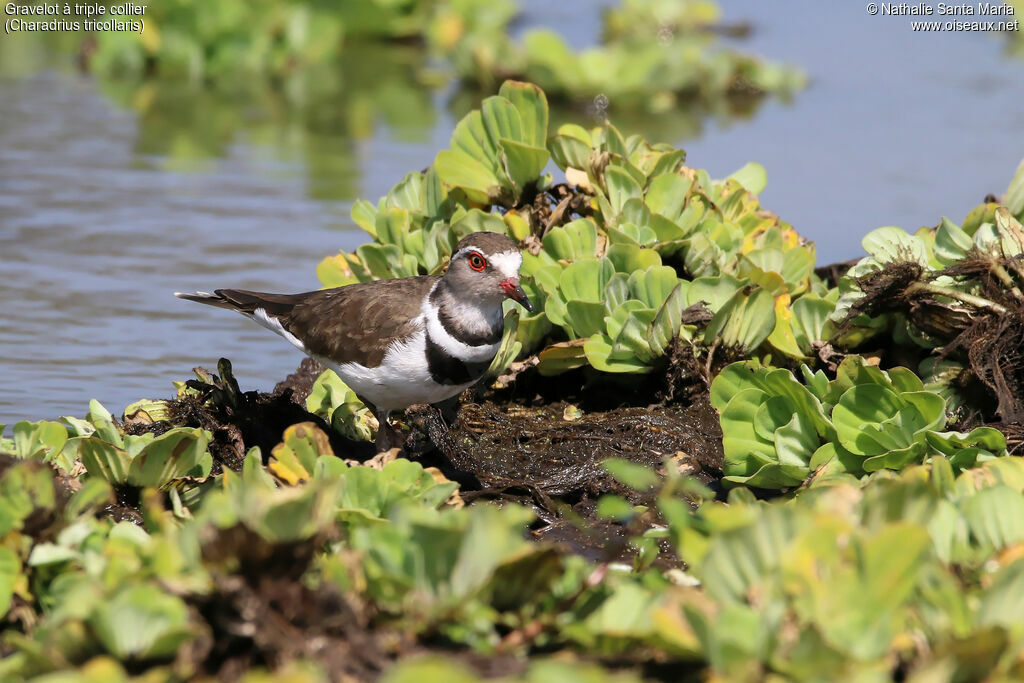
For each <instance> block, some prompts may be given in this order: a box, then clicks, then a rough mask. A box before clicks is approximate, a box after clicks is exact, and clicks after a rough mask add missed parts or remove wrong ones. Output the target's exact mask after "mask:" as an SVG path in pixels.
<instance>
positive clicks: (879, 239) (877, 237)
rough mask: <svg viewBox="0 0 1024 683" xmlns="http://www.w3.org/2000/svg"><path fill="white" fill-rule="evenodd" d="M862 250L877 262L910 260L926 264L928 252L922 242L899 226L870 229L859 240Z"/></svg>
mask: <svg viewBox="0 0 1024 683" xmlns="http://www.w3.org/2000/svg"><path fill="white" fill-rule="evenodd" d="M861 245H862V246H863V247H864V251H866V252H868V253H869V254H871V255H872V256H873V257H875V259H876V260H877V261H878V262H879V263H898V262H903V261H910V262H914V263H919V264H921V265H923V266H927V265H928V253H927V250H926V249H925V246H924V243H923V242H922V241H921V240H920V239H919V238H917V237H915V236H913V235H908V234H907V233H906V232H905V231H904V230H902V229H901V228H897V227H893V226H888V227H884V228H878V229H877V230H872V231H871V232H869V233H868V234H867V235H865V237H864V239H863V240H861Z"/></svg>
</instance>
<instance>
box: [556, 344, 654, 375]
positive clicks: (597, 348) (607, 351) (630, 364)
mask: <svg viewBox="0 0 1024 683" xmlns="http://www.w3.org/2000/svg"><path fill="white" fill-rule="evenodd" d="M583 351H584V354H585V355H584V359H585V360H584V362H585V363H590V365H591V366H593V367H594V368H595V369H596V370H600V371H601V372H612V373H646V372H650V371H651V367H650V366H649V365H648V364H647V363H645V362H643V361H641V360H639V359H637V358H629V357H626V358H619V357H615V358H613V357H612V342H611V340H609V339H608V338H607V337H605V336H604V335H594V336H593V337H591V338H590V339H588V340H587V341H586V342H585V343H584V344H583ZM543 355H544V354H543V352H542V353H541V361H542V362H543ZM538 369H541V368H538ZM541 374H542V375H543V374H545V373H544V371H543V369H541Z"/></svg>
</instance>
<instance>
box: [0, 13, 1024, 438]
mask: <svg viewBox="0 0 1024 683" xmlns="http://www.w3.org/2000/svg"><path fill="white" fill-rule="evenodd" d="M548 5H549V4H545V3H539V2H529V3H526V11H525V13H524V18H523V21H522V24H521V25H522V26H530V25H537V24H544V25H547V26H552V27H554V28H556V29H558V30H561V31H563V32H568V35H569V39H570V42H571V43H572V44H573V45H574V46H575V47H585V46H586V45H588V44H589V43H591V42H593V41H594V39H595V37H596V35H597V32H598V30H599V26H600V23H599V17H598V10H597V9H596V5H594V4H591V3H589V2H581V1H579V0H577V1H575V2H571V3H564V4H560V5H557V6H550V7H549V6H548ZM808 6H809V3H805V2H795V1H793V2H775V3H764V2H757V1H756V0H742V1H740V0H734V1H733V2H729V3H727V15H728V17H729V18H731V19H744V18H746V19H750V20H752V21H753V22H754V25H755V33H754V35H753V36H752V37H751V39H750V40H748V41H746V43H745V46H746V47H747V49H751V50H753V51H756V52H760V53H762V54H764V55H767V56H771V57H773V58H777V59H783V60H787V61H791V62H794V63H797V64H801V65H803V67H804V68H805V69H806V70H807V71H808V72H809V73H810V74H811V78H812V84H811V87H810V88H809V89H808V90H807V91H805V92H803V93H800V94H799V95H797V96H796V98H795V100H794V101H793V102H792V103H782V102H771V101H770V102H767V103H765V104H764V105H763V106H762V107H760V109H759V110H758V111H757V113H756V115H755V116H753V117H752V118H750V119H745V120H735V119H716V120H711V121H707V122H704V123H699V122H697V123H694V121H693V120H691V119H689V118H687V117H685V116H679V117H677V118H676V119H673V118H672V117H671V116H669V117H661V118H660V119H659V120H650V121H647V122H642V121H641V122H638V123H635V124H634V123H631V124H630V127H629V128H627V132H633V131H636V132H645V133H651V134H658V135H664V136H667V137H670V138H672V139H670V140H669V141H671V142H676V143H683V144H684V146H685V147H686V148H687V150H688V152H689V161H690V163H691V164H693V165H695V166H702V167H706V168H708V169H709V170H711V171H712V173H713V174H716V175H725V174H727V173H728V172H730V171H731V170H733V169H734V168H737V167H739V166H741V165H742V164H743V163H745V162H746V161H748V160H758V161H761V162H762V163H764V164H765V166H766V167H767V168H768V173H769V186H768V190H767V191H766V192H765V193H764V196H763V200H764V204H765V205H766V206H767V207H769V208H771V209H773V210H775V211H776V212H778V213H779V214H780V215H781V216H783V217H784V218H786V219H787V220H789V221H790V222H792V223H793V225H794V226H796V227H797V229H798V230H800V231H801V232H802V233H804V234H805V235H807V236H808V237H810V238H811V239H814V240H816V241H817V243H818V250H819V260H820V261H821V262H827V261H830V260H839V259H845V258H849V257H852V256H855V255H857V254H858V253H859V251H860V250H859V240H860V237H861V236H862V235H863V234H864V233H865V232H867V231H868V230H870V229H872V228H875V227H878V226H880V225H887V224H896V225H902V226H903V227H906V228H908V229H914V228H916V227H918V226H919V225H922V224H933V223H935V222H937V220H938V218H939V216H941V215H943V214H947V215H950V216H951V217H952V218H953V219H954V220H960V219H961V218H962V217H963V215H964V213H965V212H966V211H967V210H968V209H969V208H971V207H972V206H973V205H974V204H976V203H977V202H978V201H980V200H981V198H982V197H983V196H984V195H985V194H986V193H987V192H997V193H999V192H1002V191H1003V190H1004V189H1005V186H1006V183H1007V181H1008V179H1009V177H1010V175H1011V174H1012V172H1013V170H1014V168H1015V167H1016V164H1017V163H1018V162H1019V161H1020V159H1021V157H1022V156H1024V98H1020V96H1019V93H1020V92H1021V85H1024V61H1020V60H1012V59H1008V58H1004V57H1003V56H1002V43H1001V41H1000V40H999V39H998V38H997V37H995V36H990V35H985V34H936V35H922V34H914V33H912V32H911V31H910V27H909V23H908V20H906V18H897V17H869V16H867V15H866V14H864V12H863V7H861V6H860V5H859V4H857V3H829V5H828V6H821V7H816V8H815V10H814V12H813V13H812V12H811V11H809V10H808V9H807V8H808ZM551 7H554V10H552V8H551ZM3 40H7V38H6V37H4V38H0V41H3ZM3 47H10V45H8V46H0V48H3ZM11 54H12V53H11V52H8V51H4V50H2V49H0V60H3V61H6V62H7V63H2V61H0V74H2V75H0V275H2V277H0V304H2V310H3V318H2V322H0V423H5V422H6V423H10V422H12V421H14V420H17V419H23V418H24V419H39V418H42V417H55V416H58V415H62V414H82V413H83V412H84V411H85V409H86V404H87V401H88V399H89V398H92V397H95V398H98V399H100V400H101V401H102V402H104V404H106V405H107V407H108V408H110V409H111V410H112V411H113V412H115V413H116V412H120V411H121V410H122V409H123V408H124V405H125V404H126V403H127V402H129V401H131V400H134V399H136V398H141V397H144V396H149V397H162V396H167V395H169V393H170V392H171V390H172V387H171V385H170V382H171V381H172V380H174V379H183V378H186V377H188V376H189V375H190V369H191V368H192V367H193V366H195V365H205V366H207V367H211V368H212V367H214V366H215V363H216V360H217V358H218V357H220V356H227V357H229V358H231V359H232V361H233V363H234V366H235V372H236V375H237V376H238V378H239V380H240V382H241V384H242V386H243V388H245V389H250V388H259V389H266V388H269V387H271V386H272V385H273V384H274V383H275V382H277V381H279V380H280V379H281V378H283V377H284V376H285V375H286V374H288V372H290V371H291V370H292V369H293V368H294V367H295V366H296V364H297V363H298V361H299V360H300V355H299V354H298V352H296V351H294V350H293V349H291V347H290V346H288V345H287V344H285V343H284V342H283V341H281V340H279V339H278V338H276V337H275V336H274V335H272V334H270V333H269V332H266V331H265V330H263V329H262V328H259V327H257V326H256V325H254V324H253V323H251V322H249V321H247V320H245V319H244V318H242V317H241V316H236V315H231V314H229V313H228V312H226V311H219V310H215V309H208V308H204V307H200V306H197V305H195V304H190V303H188V302H183V301H179V300H177V299H175V298H173V297H172V296H171V292H173V291H175V290H182V289H184V290H190V289H210V288H215V287H218V286H237V287H246V288H251V289H266V290H271V291H301V290H306V289H313V288H316V287H317V286H318V282H317V280H316V276H315V273H314V268H315V266H316V264H317V263H318V262H319V260H320V259H321V258H323V257H324V256H325V255H327V254H330V253H333V252H334V251H335V250H337V249H338V248H345V249H352V248H354V247H355V246H357V245H358V244H360V243H361V242H363V241H364V240H365V239H366V237H365V236H364V235H363V233H362V232H361V231H359V230H358V229H357V228H355V226H354V225H353V223H352V222H351V220H350V218H349V216H348V213H349V209H350V206H351V201H352V200H353V199H354V198H356V197H360V196H361V197H367V198H370V199H371V200H376V198H377V197H378V196H380V195H381V194H383V193H384V192H386V191H387V189H388V188H389V187H390V186H391V185H392V184H394V183H395V182H396V181H397V180H399V179H400V178H401V176H402V175H403V174H404V173H406V172H407V171H409V170H413V169H421V168H423V167H425V166H427V165H428V164H429V163H430V162H431V161H432V160H433V157H434V155H435V153H436V152H437V150H438V149H440V148H442V147H443V146H445V145H446V144H447V139H448V136H449V135H450V133H451V129H452V127H453V126H454V123H455V121H456V117H455V116H454V115H452V114H451V113H449V107H448V105H447V104H446V102H447V101H448V100H447V93H430V92H429V91H427V90H425V89H424V88H423V87H422V86H419V85H417V82H416V80H415V73H416V72H417V69H418V68H419V67H418V64H417V58H416V56H415V55H404V54H397V55H396V54H386V55H381V54H380V53H379V51H370V52H364V51H360V50H356V49H353V50H352V51H350V52H346V55H348V56H349V63H348V65H347V67H346V70H345V72H344V73H343V74H342V75H341V76H340V77H338V78H337V79H335V80H332V79H330V78H318V79H315V82H314V83H298V84H290V85H289V87H288V88H286V92H284V93H273V92H259V91H257V92H253V91H246V92H243V93H238V92H232V93H216V92H213V93H211V92H205V91H198V92H197V91H191V90H179V89H175V88H171V87H168V86H156V85H152V84H151V85H144V86H141V87H140V86H138V85H137V84H129V85H123V84H122V85H113V84H103V83H97V82H95V81H93V80H91V79H88V78H84V77H81V76H78V75H76V74H74V73H72V72H69V71H68V70H66V69H59V68H58V69H52V68H49V67H48V66H47V65H46V64H45V63H40V64H39V65H38V66H33V67H32V68H30V69H27V72H26V69H25V68H24V64H25V63H29V62H28V61H27V60H22V62H21V63H20V64H19V65H15V64H13V62H14V61H15V59H16V58H12V57H11ZM14 54H15V55H17V52H15V53H14ZM44 61H45V60H44ZM33 64H34V62H33ZM370 64H372V65H373V68H372V69H369V68H367V65H370ZM12 66H21V67H22V68H11V67H12ZM610 105H611V106H610V114H611V116H612V119H613V120H615V117H616V110H615V103H614V102H611V103H610ZM456 108H457V107H456ZM636 126H641V127H642V128H643V129H641V128H637V127H636Z"/></svg>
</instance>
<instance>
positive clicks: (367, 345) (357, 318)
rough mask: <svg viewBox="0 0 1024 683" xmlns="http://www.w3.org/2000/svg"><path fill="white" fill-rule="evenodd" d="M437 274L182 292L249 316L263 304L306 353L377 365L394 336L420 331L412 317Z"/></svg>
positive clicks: (199, 300)
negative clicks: (309, 287)
mask: <svg viewBox="0 0 1024 683" xmlns="http://www.w3.org/2000/svg"><path fill="white" fill-rule="evenodd" d="M437 279H438V276H436V275H424V276H419V277H410V278H403V279H400V280H379V281H377V282H364V283H360V284H355V285H348V286H346V287H335V288H333V289H322V290H319V291H315V292H303V293H301V294H268V293H266V292H250V291H248V290H244V289H218V290H216V291H215V292H214V293H213V294H179V295H178V296H179V297H180V298H182V299H188V300H189V301H197V302H199V303H202V304H207V305H210V306H217V307H219V308H227V309H231V310H235V311H238V312H239V313H244V314H246V315H250V316H251V315H254V314H255V312H256V310H257V309H260V308H262V309H263V310H264V311H266V313H267V315H269V316H271V317H274V318H277V319H278V320H279V321H280V322H281V326H282V327H284V329H286V330H287V331H288V332H291V333H292V334H293V335H295V336H296V337H297V338H298V339H300V340H301V341H302V343H303V344H304V345H305V347H306V351H307V352H308V353H310V354H312V355H315V356H322V357H325V358H329V359H331V360H332V361H335V362H337V363H349V362H352V363H359V364H360V365H364V366H366V367H369V368H375V367H377V366H379V365H380V364H381V361H382V360H383V359H384V354H385V353H386V352H387V348H388V346H389V345H390V344H391V343H392V342H394V341H397V340H403V339H407V338H408V337H409V336H411V335H412V334H413V333H414V332H415V331H416V326H415V324H414V323H413V320H414V319H415V318H416V317H417V316H418V315H419V314H420V306H421V305H422V303H423V298H424V297H425V296H426V295H427V293H428V292H429V291H430V288H431V287H432V286H433V285H434V282H436V281H437Z"/></svg>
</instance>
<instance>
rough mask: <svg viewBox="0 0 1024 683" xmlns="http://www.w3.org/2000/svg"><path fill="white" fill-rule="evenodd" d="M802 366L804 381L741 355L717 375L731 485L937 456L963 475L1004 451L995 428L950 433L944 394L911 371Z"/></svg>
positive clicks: (851, 359) (772, 483) (784, 481)
mask: <svg viewBox="0 0 1024 683" xmlns="http://www.w3.org/2000/svg"><path fill="white" fill-rule="evenodd" d="M801 370H802V374H803V378H804V381H803V382H801V381H799V380H798V379H797V378H796V377H795V376H794V375H793V374H792V373H791V372H790V371H789V370H786V369H783V368H770V367H763V366H761V365H760V364H759V363H758V362H756V361H743V362H739V363H734V364H732V365H729V366H727V367H726V368H724V369H723V370H722V371H721V373H719V375H718V376H717V377H715V379H714V381H713V382H712V384H711V401H712V404H713V405H714V406H715V408H716V409H717V410H719V412H720V413H721V422H722V432H723V438H722V445H723V448H724V449H725V465H724V468H723V471H724V473H725V475H726V476H725V477H724V479H723V481H724V482H726V483H727V484H729V485H737V484H746V485H748V486H756V487H761V488H784V487H791V486H797V485H799V484H801V483H803V482H804V481H805V480H806V479H807V478H808V477H810V476H811V474H812V473H813V472H815V471H818V470H821V472H824V473H828V474H836V473H849V474H853V475H856V476H859V475H862V474H864V473H866V472H874V471H877V470H880V469H892V470H899V469H903V468H904V467H906V466H907V465H910V464H912V463H920V462H926V461H927V460H928V459H930V458H932V457H936V456H942V457H944V458H946V459H947V460H948V462H949V463H950V466H951V467H953V468H954V469H955V470H957V471H960V470H963V469H967V468H970V467H973V466H975V465H976V464H977V463H980V462H985V461H987V460H991V459H993V458H995V457H998V456H1001V455H1005V454H1006V438H1005V437H1004V436H1003V435H1002V433H1000V432H999V431H997V430H996V429H993V428H992V427H977V428H975V429H973V430H971V431H970V432H968V433H961V432H951V431H943V429H944V428H945V426H946V420H947V417H946V402H945V399H943V398H942V397H941V396H940V395H939V394H936V393H933V392H931V391H926V390H925V388H924V384H923V382H922V381H921V380H920V378H918V377H917V376H916V375H915V374H914V373H912V372H911V371H909V370H907V369H906V368H901V367H896V368H890V369H889V370H888V371H886V370H880V369H879V368H877V367H875V366H872V365H869V364H867V363H865V362H864V360H863V359H862V358H860V357H859V356H848V357H847V358H846V359H844V360H843V361H842V363H840V365H839V368H838V370H837V372H836V378H835V379H833V380H829V379H828V378H827V377H826V375H825V374H824V373H823V372H822V371H820V370H819V371H817V372H813V373H812V372H811V370H810V369H809V368H808V367H807V366H806V365H804V366H801Z"/></svg>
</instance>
